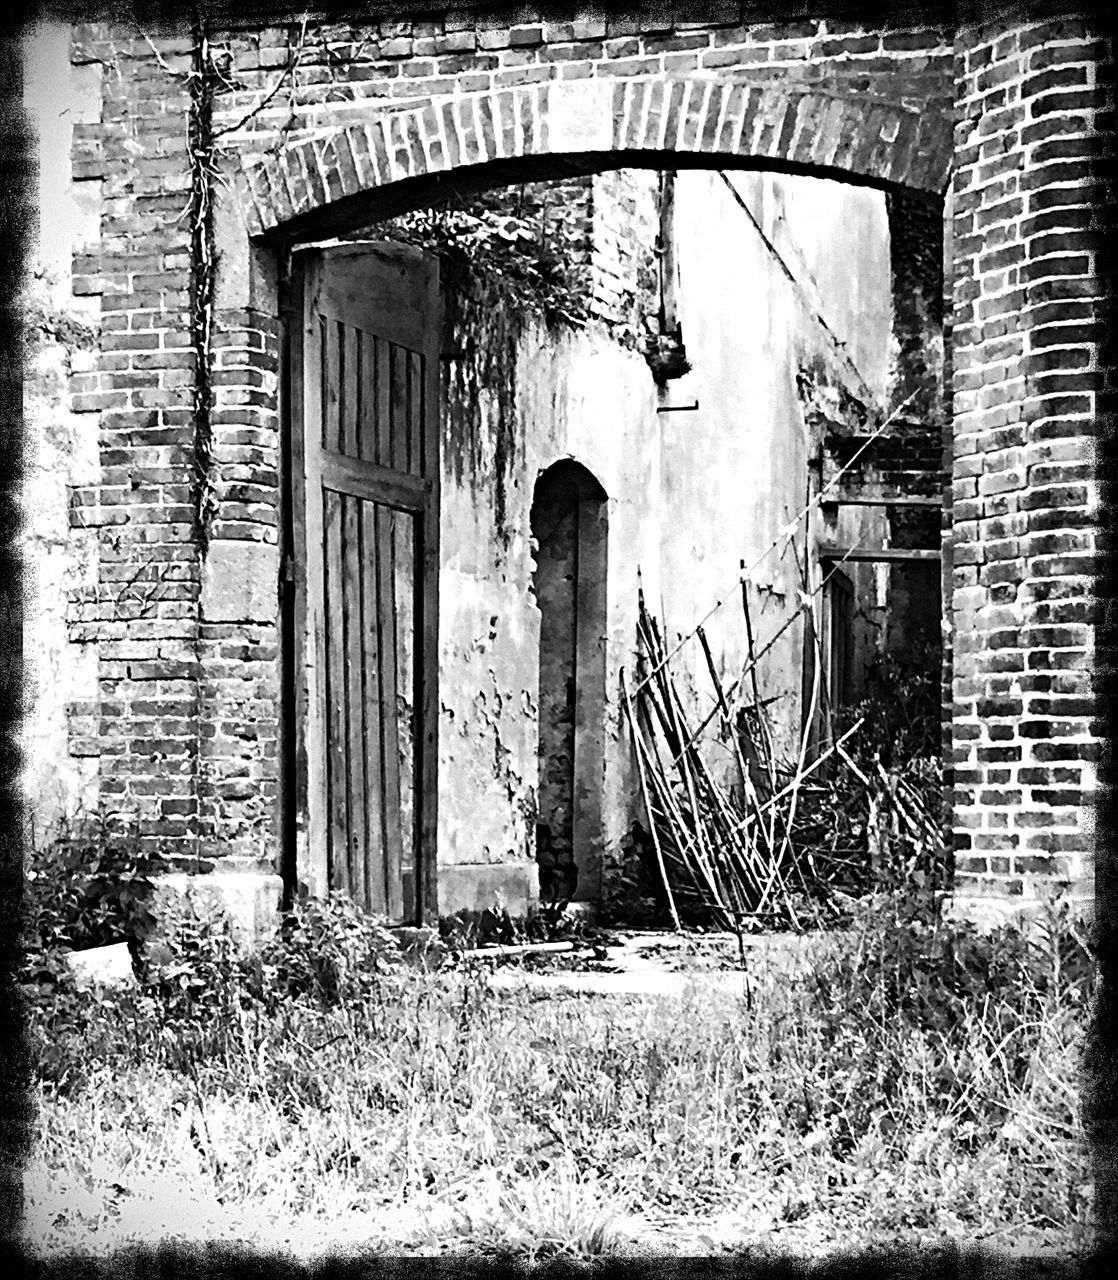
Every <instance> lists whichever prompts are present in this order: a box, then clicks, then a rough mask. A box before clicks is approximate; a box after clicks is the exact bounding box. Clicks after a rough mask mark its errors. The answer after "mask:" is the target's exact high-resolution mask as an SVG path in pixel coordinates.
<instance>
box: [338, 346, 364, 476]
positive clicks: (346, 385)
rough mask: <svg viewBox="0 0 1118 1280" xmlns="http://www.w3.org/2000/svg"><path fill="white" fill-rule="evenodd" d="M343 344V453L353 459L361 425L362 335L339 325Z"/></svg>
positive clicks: (341, 409)
mask: <svg viewBox="0 0 1118 1280" xmlns="http://www.w3.org/2000/svg"><path fill="white" fill-rule="evenodd" d="M339 328H340V330H341V342H340V344H339V352H338V355H339V359H340V360H341V372H340V375H339V376H340V380H341V384H342V393H341V404H340V406H339V414H340V417H341V451H342V453H344V454H347V455H348V456H349V457H351V458H356V457H357V456H358V452H357V449H358V445H357V442H358V434H357V433H358V428H359V426H360V423H361V406H360V404H359V396H360V387H361V384H360V382H359V380H358V375H359V372H360V370H359V367H358V351H359V349H360V347H359V338H360V334H359V332H358V330H357V329H355V328H354V327H353V325H351V324H346V325H339Z"/></svg>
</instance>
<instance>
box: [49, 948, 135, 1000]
mask: <svg viewBox="0 0 1118 1280" xmlns="http://www.w3.org/2000/svg"><path fill="white" fill-rule="evenodd" d="M65 959H66V965H67V967H68V968H69V970H70V972H71V973H72V974H73V975H74V982H75V983H76V984H77V985H78V986H79V987H80V988H82V989H83V990H89V989H90V988H92V987H134V986H135V985H136V975H135V973H134V972H133V970H132V957H131V955H130V954H129V952H128V943H127V942H114V943H113V944H112V945H111V946H108V947H89V948H87V949H86V950H84V951H68V952H66V955H65Z"/></svg>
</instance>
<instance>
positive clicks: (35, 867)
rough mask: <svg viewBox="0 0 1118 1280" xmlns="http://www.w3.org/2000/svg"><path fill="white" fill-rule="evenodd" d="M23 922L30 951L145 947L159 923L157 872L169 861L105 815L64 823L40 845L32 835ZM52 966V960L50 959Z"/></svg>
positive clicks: (38, 954) (35, 954) (31, 954)
mask: <svg viewBox="0 0 1118 1280" xmlns="http://www.w3.org/2000/svg"><path fill="white" fill-rule="evenodd" d="M29 844H30V847H29V852H28V856H27V860H26V864H25V871H24V927H25V937H26V943H27V949H28V953H29V957H37V958H38V959H40V960H41V958H42V957H43V955H44V954H45V953H47V952H50V951H57V950H58V949H80V948H83V947H98V946H107V945H109V944H110V943H114V942H128V943H130V944H132V945H133V946H134V947H135V946H138V945H139V944H140V943H142V942H143V940H144V939H145V938H146V937H147V936H148V934H149V933H150V932H151V930H152V928H153V927H154V924H155V917H154V914H153V911H152V903H153V899H154V894H155V881H154V877H155V875H156V874H157V873H158V872H159V871H160V870H162V869H163V867H164V862H163V860H162V859H161V858H160V857H159V856H158V855H155V854H151V853H146V852H145V851H143V850H142V849H141V848H140V845H139V839H138V837H137V836H136V835H135V834H134V833H130V832H127V831H125V832H121V831H119V830H117V829H116V828H114V827H112V826H111V825H110V824H109V823H107V822H106V821H105V820H104V818H103V817H100V816H99V817H97V818H94V819H90V820H88V821H86V822H83V823H79V824H76V825H74V826H72V827H71V826H68V825H64V826H63V827H62V828H61V829H60V830H59V831H58V832H57V833H56V834H55V836H54V838H53V839H51V840H49V841H48V842H46V843H45V844H43V845H41V846H36V845H35V843H34V842H33V841H32V842H29ZM48 967H49V966H48Z"/></svg>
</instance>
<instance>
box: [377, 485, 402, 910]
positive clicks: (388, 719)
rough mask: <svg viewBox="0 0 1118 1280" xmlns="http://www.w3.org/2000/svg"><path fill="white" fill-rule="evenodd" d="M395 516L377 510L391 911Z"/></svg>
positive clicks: (396, 894) (396, 789)
mask: <svg viewBox="0 0 1118 1280" xmlns="http://www.w3.org/2000/svg"><path fill="white" fill-rule="evenodd" d="M395 518H396V516H395V512H393V511H392V509H391V508H390V507H382V506H378V507H377V599H378V603H379V606H380V618H379V623H380V627H379V630H380V652H381V662H380V722H381V730H382V738H381V752H382V755H381V759H382V767H383V776H384V791H383V794H382V797H381V799H382V804H383V807H384V855H385V871H386V875H387V880H388V906H389V911H390V912H391V913H393V914H395V911H396V909H397V905H398V904H400V905H402V891H401V886H400V883H399V880H400V865H401V861H402V857H401V854H402V852H403V850H402V845H401V830H400V734H399V728H398V724H397V705H396V609H395V536H394V534H395V530H394V528H393V523H394V520H395Z"/></svg>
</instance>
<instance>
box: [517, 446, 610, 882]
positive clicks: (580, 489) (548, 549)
mask: <svg viewBox="0 0 1118 1280" xmlns="http://www.w3.org/2000/svg"><path fill="white" fill-rule="evenodd" d="M531 527H532V537H533V539H534V540H535V544H536V566H535V572H534V573H533V579H532V585H533V590H534V594H535V598H536V604H537V606H538V608H539V611H540V640H539V694H538V699H537V708H538V713H539V752H538V755H539V781H538V786H537V823H536V857H537V860H538V862H539V868H540V895H541V897H542V898H543V900H544V901H571V900H585V899H594V898H596V897H597V894H598V890H599V881H600V878H601V844H602V839H601V789H602V767H603V761H604V743H603V735H604V730H605V704H606V690H605V625H606V493H605V490H604V489H603V488H602V486H601V485H600V484H599V483H598V482H597V480H595V479H594V477H593V476H592V475H591V473H590V472H589V471H587V470H586V468H585V467H583V466H582V465H581V464H579V463H577V462H573V461H570V460H565V461H562V462H557V463H555V465H554V466H551V467H549V468H548V469H547V470H546V471H545V472H544V473H543V474H542V475H541V476H540V477H539V479H538V480H537V482H536V488H535V494H534V497H533V501H532V514H531Z"/></svg>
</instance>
